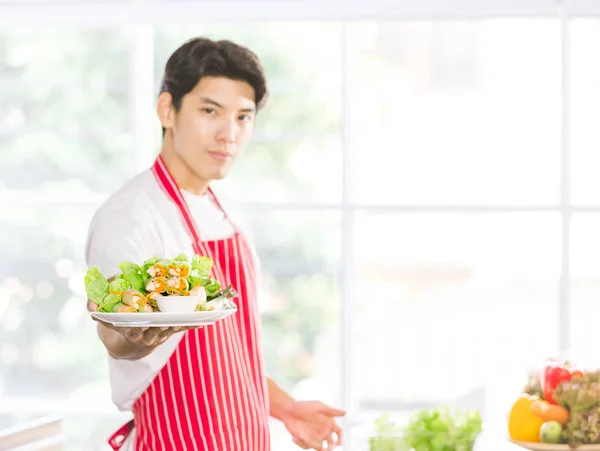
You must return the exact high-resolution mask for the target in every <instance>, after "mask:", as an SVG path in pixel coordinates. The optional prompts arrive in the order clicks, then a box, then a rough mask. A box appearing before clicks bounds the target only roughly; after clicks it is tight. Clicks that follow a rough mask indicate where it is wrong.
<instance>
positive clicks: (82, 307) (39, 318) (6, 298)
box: [0, 206, 111, 409]
mask: <svg viewBox="0 0 600 451" xmlns="http://www.w3.org/2000/svg"><path fill="white" fill-rule="evenodd" d="M92 214H93V209H92V207H89V208H75V207H73V208H68V207H55V206H44V207H39V206H36V207H13V208H11V214H10V215H4V216H2V217H0V255H2V261H1V263H0V398H3V399H5V401H6V402H8V400H9V399H11V400H14V399H19V400H23V402H26V401H31V400H35V401H36V402H37V403H40V409H43V408H44V407H43V406H44V405H47V404H44V402H45V401H48V402H52V401H56V402H60V403H61V405H62V404H64V403H65V402H69V401H74V402H76V401H78V400H82V399H85V400H86V401H88V402H90V401H93V402H94V403H95V405H96V406H98V405H105V406H108V407H111V402H110V396H109V392H108V389H107V388H108V371H107V365H106V355H105V352H104V349H103V346H102V345H101V343H100V342H99V341H98V337H97V335H96V328H95V323H94V322H93V321H91V320H90V319H89V315H88V312H87V309H86V302H85V299H86V296H85V290H84V287H83V275H84V274H85V262H84V244H85V238H86V234H87V226H88V223H89V221H90V219H91V216H92Z"/></svg>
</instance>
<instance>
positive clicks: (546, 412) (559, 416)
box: [531, 399, 569, 425]
mask: <svg viewBox="0 0 600 451" xmlns="http://www.w3.org/2000/svg"><path fill="white" fill-rule="evenodd" d="M531 411H532V412H533V413H534V414H535V415H537V416H538V417H540V418H541V419H542V420H544V422H546V421H558V422H559V423H560V424H562V425H564V424H567V423H568V422H569V411H568V410H567V409H565V408H564V407H563V406H559V405H556V404H550V403H549V402H548V401H544V400H541V399H539V400H537V401H534V402H532V403H531Z"/></svg>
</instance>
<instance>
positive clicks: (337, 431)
mask: <svg viewBox="0 0 600 451" xmlns="http://www.w3.org/2000/svg"><path fill="white" fill-rule="evenodd" d="M332 429H333V433H334V434H335V435H336V440H335V444H336V445H338V446H339V445H341V444H342V428H341V427H340V426H339V425H338V424H337V423H336V422H335V421H334V422H333V426H332Z"/></svg>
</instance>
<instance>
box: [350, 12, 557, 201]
mask: <svg viewBox="0 0 600 451" xmlns="http://www.w3.org/2000/svg"><path fill="white" fill-rule="evenodd" d="M350 30H351V31H350V36H349V39H350V41H349V45H350V52H351V55H352V56H351V57H350V59H349V61H350V74H349V75H350V80H351V85H350V87H351V91H352V92H351V96H350V104H349V107H350V108H351V120H350V124H349V130H350V132H351V139H349V140H348V144H349V145H350V146H351V148H352V158H353V165H352V166H353V167H352V171H353V172H352V173H353V176H354V180H355V181H358V180H360V183H358V182H356V183H353V184H352V188H353V198H354V199H355V200H356V201H357V202H361V203H367V202H368V203H395V202H400V203H407V204H427V203H434V204H470V203H473V204H552V203H557V202H558V200H559V173H560V171H559V163H560V158H559V150H560V136H561V135H560V28H559V22H558V21H557V20H551V19H499V20H481V21H471V22H448V21H432V22H402V23H394V22H391V23H360V24H353V25H351V27H350ZM532 55H535V57H532ZM532 180H534V181H535V183H533V182H532Z"/></svg>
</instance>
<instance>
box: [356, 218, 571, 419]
mask: <svg viewBox="0 0 600 451" xmlns="http://www.w3.org/2000/svg"><path fill="white" fill-rule="evenodd" d="M356 221H357V223H356V231H355V236H354V246H355V251H354V253H355V263H354V268H355V274H354V280H355V283H354V286H353V295H354V303H355V304H354V305H355V307H354V308H355V310H354V311H353V314H354V322H353V337H354V341H353V358H354V365H355V366H354V372H355V375H356V376H355V377H356V381H355V383H356V390H357V392H358V400H359V406H360V407H361V408H362V409H382V410H388V409H397V410H403V409H410V408H412V407H414V406H424V405H427V404H428V403H431V404H437V403H438V402H451V401H453V400H455V399H456V398H459V397H463V396H478V395H477V391H478V390H480V389H483V390H485V389H486V386H488V385H489V386H490V387H492V388H493V389H500V390H501V389H503V388H505V387H506V383H507V379H508V377H509V376H511V375H512V374H513V372H515V371H516V372H519V371H521V370H524V369H526V368H528V367H530V366H531V365H535V362H539V361H541V359H544V358H547V357H548V356H551V355H554V354H555V352H556V351H557V333H558V329H557V328H558V319H557V312H558V310H557V306H558V304H557V302H558V279H559V274H560V220H559V216H558V215H555V214H545V213H540V214H538V213H523V214H510V213H507V214H484V213H482V214H459V213H449V214H369V213H365V212H361V213H358V214H357V215H356ZM365 362H368V363H369V364H368V365H365ZM521 376H522V374H521ZM522 377H524V376H522ZM517 382H518V381H517ZM516 387H517V388H515V389H519V388H518V387H519V386H518V385H517V386H516ZM509 388H510V387H509ZM482 396H483V395H482ZM502 407H504V406H502ZM498 411H499V412H502V410H498Z"/></svg>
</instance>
